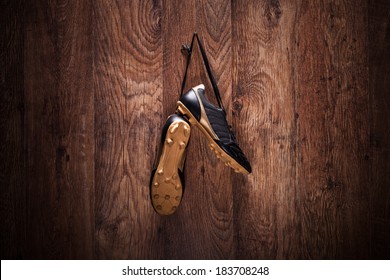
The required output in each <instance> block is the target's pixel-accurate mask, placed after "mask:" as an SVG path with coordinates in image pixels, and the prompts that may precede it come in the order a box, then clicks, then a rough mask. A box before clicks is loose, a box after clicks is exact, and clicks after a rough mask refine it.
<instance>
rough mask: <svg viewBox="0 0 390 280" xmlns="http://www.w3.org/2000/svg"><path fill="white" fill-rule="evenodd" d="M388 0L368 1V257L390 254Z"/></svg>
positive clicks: (389, 8)
mask: <svg viewBox="0 0 390 280" xmlns="http://www.w3.org/2000/svg"><path fill="white" fill-rule="evenodd" d="M389 11H390V3H389V1H370V2H369V12H368V16H369V28H368V30H369V37H368V41H369V62H370V64H369V69H370V70H369V71H370V72H369V77H370V97H371V120H370V122H371V135H370V141H371V142H370V147H371V156H372V157H371V158H370V160H371V163H372V164H371V169H370V175H371V176H370V184H369V186H370V219H371V257H372V258H375V259H388V258H389V256H390V240H389V238H388V237H389V236H390V203H389V201H390V154H389V151H390V150H389V148H390V119H389V115H388V113H389V108H390V99H389V92H390V79H389V77H390V52H389V50H390V36H389V28H390V27H389V26H390V20H389V19H390V13H389Z"/></svg>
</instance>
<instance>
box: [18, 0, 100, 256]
mask: <svg viewBox="0 0 390 280" xmlns="http://www.w3.org/2000/svg"><path fill="white" fill-rule="evenodd" d="M87 11H91V9H90V5H89V2H87V1H74V2H71V3H68V2H67V1H51V2H50V3H48V2H46V1H35V2H34V5H33V6H32V7H29V10H28V13H27V22H26V30H28V32H27V35H26V42H25V50H26V51H27V55H26V58H25V69H24V70H25V81H26V83H25V99H26V133H27V134H26V137H27V140H26V141H27V187H28V189H27V192H28V193H27V231H28V243H29V246H28V248H29V251H28V254H27V255H26V256H27V257H28V258H44V259H68V258H72V259H74V258H80V259H85V258H92V257H93V232H94V223H93V221H94V209H93V202H94V197H93V194H94V176H93V166H94V161H93V152H94V149H93V145H92V143H93V136H94V130H93V109H94V108H93V91H92V79H91V78H92V71H91V70H92V68H91V64H92V56H91V52H90V50H91V44H92V41H91V39H90V38H91V37H90V34H91V14H90V13H88V12H87Z"/></svg>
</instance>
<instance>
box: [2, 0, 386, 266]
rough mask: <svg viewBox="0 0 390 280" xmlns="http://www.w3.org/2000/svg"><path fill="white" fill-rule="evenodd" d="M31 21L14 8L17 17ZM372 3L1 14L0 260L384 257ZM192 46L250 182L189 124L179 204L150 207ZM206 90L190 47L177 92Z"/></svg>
mask: <svg viewBox="0 0 390 280" xmlns="http://www.w3.org/2000/svg"><path fill="white" fill-rule="evenodd" d="M27 7H28V8H27ZM389 10H390V7H389V3H388V1H386V0H379V1H366V0H358V1H357V2H356V1H352V0H331V1H324V0H315V1H308V0H299V1H287V0H261V1H255V0H242V1H222V0H217V1H211V0H189V1H179V0H174V1H166V0H163V1H161V0H147V1H124V0H115V1H103V0H99V1H90V0H87V1H81V0H77V1H65V0H55V1H47V0H38V1H29V3H28V5H27V4H24V2H23V1H3V2H2V9H1V12H0V13H1V22H2V25H1V27H0V36H1V41H0V58H1V60H0V65H1V69H0V87H1V95H0V128H1V135H0V158H1V163H0V185H1V188H0V189H1V191H0V201H1V208H0V219H1V221H2V223H1V235H0V247H1V248H0V253H1V258H2V259H15V258H16V259H389V258H390V242H389V238H388V236H389V228H390V227H389V225H390V218H389V213H390V209H389V184H390V177H389V174H390V166H389V147H390V141H389V140H390V134H389V130H390V127H389V126H390V122H389V118H388V111H389V110H388V109H389V102H390V97H389V96H390V95H389V94H388V93H389V78H388V77H389V65H390V63H389V62H390V61H389V59H390V58H389V54H388V53H389V52H388V49H389V44H390V41H389V12H388V11H389ZM194 31H197V32H198V33H199V35H200V37H201V38H202V40H203V43H204V46H205V49H206V51H207V54H208V56H209V60H210V63H211V67H212V69H213V72H214V74H215V78H216V80H217V82H218V85H219V88H220V91H221V95H222V99H223V101H224V105H225V107H226V109H227V115H228V121H229V123H230V124H232V126H233V129H234V131H235V134H236V137H237V140H238V142H239V144H240V146H241V147H242V149H243V150H244V152H245V153H246V154H247V156H248V158H249V160H250V162H251V164H252V167H253V173H252V174H250V175H249V176H243V175H239V174H235V173H234V172H232V170H231V169H229V168H227V167H225V166H224V165H223V164H222V163H221V162H220V161H219V160H217V159H216V158H215V156H214V155H213V153H211V152H210V150H209V148H208V147H207V143H206V141H205V139H204V137H203V135H202V134H201V133H200V132H199V130H197V129H196V128H194V129H193V130H192V134H191V141H190V145H189V147H188V150H187V163H186V170H185V177H186V188H185V193H184V197H183V200H182V204H181V206H180V208H179V209H178V211H177V212H176V213H175V214H174V215H173V216H170V217H161V216H158V215H157V214H156V213H155V212H154V211H153V208H152V206H151V203H150V198H149V176H150V172H151V168H152V165H153V162H154V160H155V157H156V148H157V144H158V142H159V138H160V133H161V128H162V126H163V124H164V122H165V120H166V118H167V117H168V115H170V114H172V113H174V111H175V108H176V101H177V100H178V98H179V94H180V88H181V79H182V77H183V74H184V67H185V59H186V57H185V56H184V55H183V54H182V53H181V51H180V48H181V44H182V43H189V42H190V40H191V37H192V34H193V32H194ZM200 83H204V84H205V86H206V95H207V97H208V98H209V99H210V100H211V101H212V102H214V103H216V102H215V98H214V94H213V92H212V88H211V84H210V82H209V80H208V77H207V74H206V71H205V69H204V66H203V63H202V60H201V56H200V53H199V50H198V48H197V47H196V48H195V51H194V53H193V57H192V64H191V66H190V69H189V76H188V81H187V86H186V89H189V88H191V87H193V86H196V85H198V84H200Z"/></svg>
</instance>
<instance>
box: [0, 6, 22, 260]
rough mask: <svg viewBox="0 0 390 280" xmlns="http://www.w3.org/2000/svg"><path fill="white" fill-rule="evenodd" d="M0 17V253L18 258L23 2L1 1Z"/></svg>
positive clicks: (20, 209) (20, 235) (20, 245)
mask: <svg viewBox="0 0 390 280" xmlns="http://www.w3.org/2000/svg"><path fill="white" fill-rule="evenodd" d="M0 18H1V22H2V24H1V25H0V89H1V94H0V131H1V136H0V159H1V161H0V204H1V208H0V220H1V227H0V228H1V230H0V231H1V235H0V248H1V249H0V252H1V259H8V258H11V259H15V258H16V259H19V258H23V257H24V256H25V253H26V252H25V243H24V241H25V239H26V236H25V234H26V227H25V223H26V204H25V200H26V188H25V184H26V176H25V155H24V152H25V151H24V141H25V134H24V125H25V123H24V112H25V107H24V91H23V90H24V77H23V59H24V56H23V48H24V45H23V44H24V40H23V35H24V4H23V1H3V2H2V5H1V10H0Z"/></svg>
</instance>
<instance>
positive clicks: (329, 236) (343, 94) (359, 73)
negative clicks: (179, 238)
mask: <svg viewBox="0 0 390 280" xmlns="http://www.w3.org/2000/svg"><path fill="white" fill-rule="evenodd" d="M366 10H367V7H366V6H365V3H364V1H361V3H358V4H357V5H356V3H355V2H348V1H344V2H338V1H332V2H328V1H324V2H322V1H318V2H310V3H303V5H302V7H301V10H300V17H301V19H300V22H301V24H300V27H299V33H300V35H299V41H298V44H299V47H298V57H299V58H298V61H299V69H298V79H299V87H298V96H297V112H298V114H299V132H298V133H299V140H300V147H299V149H300V153H299V167H298V169H299V173H298V182H299V185H300V186H301V207H302V218H303V220H302V246H304V247H303V248H304V249H303V250H304V252H303V256H304V257H305V258H314V259H323V258H341V257H347V258H365V257H366V254H367V251H368V249H369V243H368V240H369V238H368V237H369V228H368V217H369V214H368V211H367V209H368V206H369V205H368V200H367V199H366V198H367V197H368V188H367V185H368V169H369V165H368V161H367V156H368V155H369V123H368V120H369V117H368V116H369V96H368V94H367V92H368V73H367V56H366V55H365V53H366V45H367V42H366V41H365V38H366V37H365V36H364V34H365V32H366V29H365V26H367V16H366V13H365V11H366ZM351 14H353V15H355V16H354V17H351V16H350V15H351ZM357 36H361V37H360V39H359V40H356V37H357ZM357 77H359V78H357ZM357 244H359V246H357Z"/></svg>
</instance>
